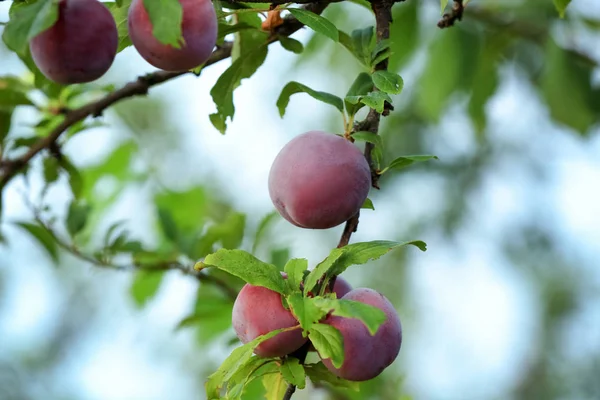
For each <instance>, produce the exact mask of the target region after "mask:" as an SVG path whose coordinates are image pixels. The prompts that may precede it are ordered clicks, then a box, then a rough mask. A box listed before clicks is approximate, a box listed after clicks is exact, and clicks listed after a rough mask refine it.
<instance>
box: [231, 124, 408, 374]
mask: <svg viewBox="0 0 600 400" xmlns="http://www.w3.org/2000/svg"><path fill="white" fill-rule="evenodd" d="M370 187H371V172H370V169H369V165H368V163H367V161H366V159H365V157H364V156H363V154H362V153H361V152H360V151H359V150H358V148H357V147H356V146H354V145H353V144H352V143H350V142H349V141H348V140H346V139H344V138H342V137H340V136H336V135H332V134H328V133H325V132H320V131H311V132H307V133H304V134H302V135H300V136H298V137H296V138H294V139H293V140H292V141H290V142H289V143H288V144H287V145H286V146H284V148H283V149H282V150H281V152H280V153H279V154H278V155H277V157H276V159H275V161H274V163H273V166H272V168H271V172H270V175H269V192H270V195H271V199H272V200H273V203H274V204H275V206H276V208H277V210H278V211H279V213H280V214H281V215H282V216H283V217H284V218H285V219H287V220H288V221H289V222H291V223H292V224H294V225H296V226H298V227H302V228H311V229H326V228H331V227H334V226H337V225H339V224H341V223H343V222H345V221H346V220H348V219H350V218H351V217H352V216H354V215H355V214H356V213H357V212H358V211H359V210H360V207H361V206H362V204H363V203H364V201H365V199H366V198H367V195H368V192H369V189H370ZM333 292H334V293H335V294H336V297H337V298H341V299H343V300H353V301H357V302H361V303H365V304H368V305H371V306H373V307H377V308H379V309H380V310H382V311H383V312H384V313H385V315H386V321H385V322H384V323H383V324H382V325H381V326H380V327H379V329H378V330H377V332H376V333H375V335H371V334H370V333H369V331H368V330H367V328H366V326H365V325H364V324H363V322H362V321H360V320H358V319H353V318H345V317H339V316H333V315H329V316H327V317H326V318H325V319H324V320H323V321H321V323H324V324H328V325H330V326H333V327H334V328H336V329H338V330H339V332H340V333H341V335H342V338H343V345H344V362H343V364H342V365H341V367H340V368H336V367H334V366H333V364H332V362H331V360H330V359H327V358H325V359H323V364H325V366H326V367H327V368H328V369H329V370H330V371H331V372H332V373H334V374H335V375H337V376H339V377H341V378H344V379H347V380H352V381H365V380H369V379H372V378H374V377H376V376H378V375H379V374H380V373H381V372H382V371H383V370H384V369H385V368H387V367H388V366H389V365H390V364H391V363H392V362H393V361H394V360H395V359H396V357H397V356H398V353H399V351H400V346H401V344H402V327H401V324H400V319H399V317H398V315H397V313H396V311H395V310H394V307H393V306H392V304H391V303H390V302H389V300H387V299H386V298H385V297H384V296H383V295H382V294H380V293H378V292H376V291H374V290H372V289H368V288H357V289H352V288H351V286H350V285H349V284H348V282H347V281H346V280H344V279H343V278H342V277H337V279H336V281H335V284H334V286H333ZM232 323H233V328H234V330H235V332H236V333H237V336H238V337H239V338H240V340H241V341H242V342H243V343H248V342H249V341H251V340H253V339H255V338H257V337H258V336H261V335H264V334H266V333H268V332H272V331H274V330H277V329H282V328H290V327H294V326H297V325H298V320H297V319H296V317H295V316H294V315H293V313H292V312H291V311H290V310H287V309H286V308H285V307H284V306H283V304H282V298H281V295H280V294H279V293H277V292H274V291H272V290H270V289H267V288H264V287H260V286H253V285H250V284H247V285H245V286H244V287H243V288H242V290H241V291H240V293H239V295H238V297H237V299H236V301H235V304H234V306H233V315H232ZM308 340H309V339H308V338H306V337H303V335H302V331H301V330H300V329H298V330H290V331H286V332H282V333H279V334H277V335H276V336H274V337H273V338H271V339H268V340H266V341H265V342H263V343H261V344H260V345H259V346H258V347H257V348H256V349H255V353H256V354H258V355H260V356H263V357H283V356H286V355H288V354H290V353H293V352H294V351H296V350H298V349H299V348H300V347H302V346H303V345H305V344H306V342H307V341H308Z"/></svg>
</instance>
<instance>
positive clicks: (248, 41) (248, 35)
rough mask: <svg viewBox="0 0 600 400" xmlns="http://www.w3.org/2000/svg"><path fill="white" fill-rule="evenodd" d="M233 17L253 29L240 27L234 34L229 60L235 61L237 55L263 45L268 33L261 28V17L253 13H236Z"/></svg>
mask: <svg viewBox="0 0 600 400" xmlns="http://www.w3.org/2000/svg"><path fill="white" fill-rule="evenodd" d="M233 19H234V20H235V21H237V22H238V23H241V24H247V25H250V26H252V27H253V28H254V29H242V30H240V31H238V32H236V34H235V38H234V41H233V49H232V50H231V61H232V62H234V61H236V60H237V59H238V58H239V57H241V56H243V55H244V54H247V53H248V52H251V51H253V50H255V49H257V48H258V47H260V46H263V45H264V44H265V42H266V40H267V37H268V34H267V33H266V32H263V31H262V29H261V19H260V17H259V16H258V14H255V13H240V14H236V15H235V16H234V17H233Z"/></svg>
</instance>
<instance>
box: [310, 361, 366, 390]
mask: <svg viewBox="0 0 600 400" xmlns="http://www.w3.org/2000/svg"><path fill="white" fill-rule="evenodd" d="M304 371H305V372H306V375H307V376H308V377H309V379H310V380H311V381H312V382H313V383H317V384H320V383H327V384H329V385H331V386H333V387H336V388H342V389H351V390H354V391H355V392H358V390H359V386H358V382H352V381H347V380H345V379H342V378H340V377H338V376H336V375H334V374H333V373H332V372H331V371H329V370H328V369H327V367H326V366H325V364H323V363H322V362H320V363H317V364H307V365H305V366H304Z"/></svg>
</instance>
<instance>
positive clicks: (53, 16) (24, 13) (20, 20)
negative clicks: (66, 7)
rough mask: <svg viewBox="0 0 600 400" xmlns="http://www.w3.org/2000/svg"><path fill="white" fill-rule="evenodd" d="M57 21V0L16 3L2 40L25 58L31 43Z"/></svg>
mask: <svg viewBox="0 0 600 400" xmlns="http://www.w3.org/2000/svg"><path fill="white" fill-rule="evenodd" d="M13 9H14V11H13ZM57 19H58V2H56V1H55V0H39V1H37V2H36V3H32V4H31V3H30V4H27V3H24V2H23V3H14V4H13V7H11V16H10V19H9V21H8V24H7V25H6V27H5V28H4V33H3V35H2V39H3V40H4V43H5V44H6V46H7V47H8V48H9V49H11V50H13V51H14V52H16V53H18V54H20V55H22V56H23V55H25V54H26V53H27V51H28V48H29V47H28V45H29V41H30V40H31V39H33V38H34V37H36V36H37V35H39V34H40V33H42V32H43V31H45V30H46V29H48V28H50V27H52V25H54V23H55V22H56V20H57Z"/></svg>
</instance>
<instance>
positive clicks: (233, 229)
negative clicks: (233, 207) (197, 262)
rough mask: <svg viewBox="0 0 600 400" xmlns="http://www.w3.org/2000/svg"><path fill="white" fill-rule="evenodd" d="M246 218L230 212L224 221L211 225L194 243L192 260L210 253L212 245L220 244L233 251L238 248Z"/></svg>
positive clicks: (242, 236)
mask: <svg viewBox="0 0 600 400" xmlns="http://www.w3.org/2000/svg"><path fill="white" fill-rule="evenodd" d="M245 226H246V216H245V215H244V214H242V213H238V212H230V213H229V214H228V215H227V217H226V218H225V220H223V221H221V222H219V223H217V224H215V225H211V226H210V227H209V228H208V229H207V230H206V233H205V234H204V236H202V238H201V239H200V241H198V242H197V243H196V245H195V246H194V248H193V251H192V252H191V254H190V256H191V257H192V258H194V259H195V258H199V257H203V256H205V255H206V254H208V253H212V252H213V251H214V250H213V245H214V244H215V243H217V242H220V243H221V245H222V247H223V248H225V249H235V248H237V247H239V246H240V244H241V243H242V240H243V239H244V228H245Z"/></svg>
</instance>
